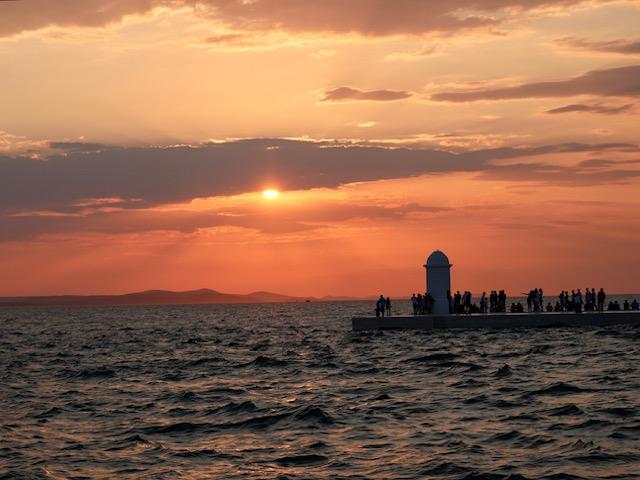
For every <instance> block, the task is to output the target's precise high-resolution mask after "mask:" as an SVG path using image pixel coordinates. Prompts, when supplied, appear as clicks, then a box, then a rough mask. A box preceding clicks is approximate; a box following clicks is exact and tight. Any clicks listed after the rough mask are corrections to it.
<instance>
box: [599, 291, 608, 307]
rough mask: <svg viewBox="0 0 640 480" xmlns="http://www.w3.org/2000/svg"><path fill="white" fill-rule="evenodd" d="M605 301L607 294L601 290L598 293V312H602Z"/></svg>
mask: <svg viewBox="0 0 640 480" xmlns="http://www.w3.org/2000/svg"><path fill="white" fill-rule="evenodd" d="M606 299H607V294H606V293H604V290H603V289H602V288H601V289H600V291H598V311H599V312H604V301H605V300H606Z"/></svg>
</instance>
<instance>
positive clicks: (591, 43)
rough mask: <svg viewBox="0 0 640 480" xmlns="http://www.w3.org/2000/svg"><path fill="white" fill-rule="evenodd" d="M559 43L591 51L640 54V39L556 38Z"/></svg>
mask: <svg viewBox="0 0 640 480" xmlns="http://www.w3.org/2000/svg"><path fill="white" fill-rule="evenodd" d="M556 43H557V44H558V45H562V46H565V47H571V48H575V49H577V50H588V51H591V52H602V53H617V54H621V55H640V40H629V39H616V40H605V41H597V40H589V39H587V38H577V37H565V38H559V39H558V40H556Z"/></svg>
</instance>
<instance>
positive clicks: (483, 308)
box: [480, 292, 487, 313]
mask: <svg viewBox="0 0 640 480" xmlns="http://www.w3.org/2000/svg"><path fill="white" fill-rule="evenodd" d="M480 313H487V292H482V296H481V297H480Z"/></svg>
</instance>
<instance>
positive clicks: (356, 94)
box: [322, 87, 411, 102]
mask: <svg viewBox="0 0 640 480" xmlns="http://www.w3.org/2000/svg"><path fill="white" fill-rule="evenodd" d="M410 96H411V93H409V92H405V91H402V90H399V91H398V90H358V89H357V88H352V87H339V88H334V89H332V90H327V91H325V93H324V98H323V99H322V101H323V102H343V101H347V100H371V101H376V102H389V101H393V100H403V99H405V98H409V97H410Z"/></svg>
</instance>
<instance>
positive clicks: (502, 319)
mask: <svg viewBox="0 0 640 480" xmlns="http://www.w3.org/2000/svg"><path fill="white" fill-rule="evenodd" d="M618 324H635V325H640V312H638V311H620V312H586V313H573V312H546V313H487V314H471V315H404V316H395V317H353V318H352V319H351V325H352V328H353V330H401V329H417V330H439V329H451V328H462V329H470V328H489V329H504V328H550V327H583V326H606V325H618Z"/></svg>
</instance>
